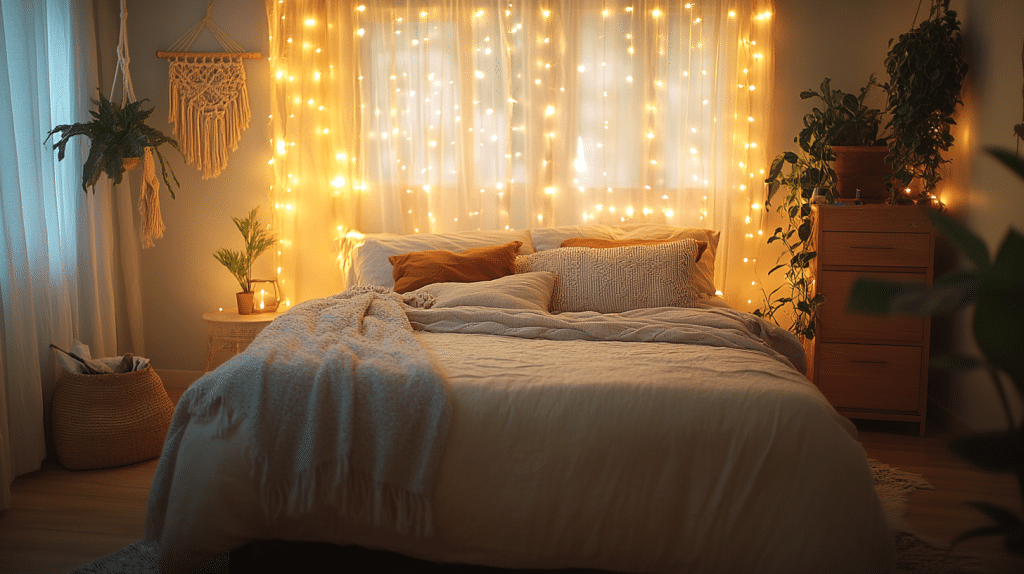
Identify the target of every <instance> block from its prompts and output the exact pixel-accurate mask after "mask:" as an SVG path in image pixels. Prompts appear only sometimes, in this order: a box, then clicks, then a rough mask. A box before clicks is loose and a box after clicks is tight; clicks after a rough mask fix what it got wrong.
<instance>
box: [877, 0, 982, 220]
mask: <svg viewBox="0 0 1024 574" xmlns="http://www.w3.org/2000/svg"><path fill="white" fill-rule="evenodd" d="M885 69H886V71H887V72H888V74H889V81H888V82H887V83H886V84H884V85H883V86H882V87H883V89H884V90H885V92H886V96H887V103H886V113H887V114H888V115H890V119H889V122H888V124H886V128H887V129H891V130H892V137H891V138H890V139H889V158H888V159H887V160H886V161H887V162H888V163H889V165H890V166H892V169H893V181H892V182H891V183H890V202H892V203H916V204H937V203H938V200H937V199H936V198H935V188H936V186H937V185H938V183H939V182H940V181H941V180H942V174H941V173H940V171H939V170H940V168H941V167H942V164H944V163H949V161H950V160H948V159H945V158H944V157H943V153H944V152H946V151H948V150H949V148H950V147H952V146H953V141H954V137H953V134H951V133H950V126H952V125H955V124H956V122H955V121H954V120H953V112H954V111H956V107H957V105H958V104H963V102H962V101H960V89H961V87H963V83H964V76H965V75H966V74H967V63H966V62H965V61H964V41H963V37H962V36H961V34H960V22H959V20H957V14H956V12H955V11H953V10H950V9H949V0H932V2H931V9H930V12H929V17H928V19H926V20H924V21H922V22H921V23H920V24H919V25H917V27H914V28H912V29H911V30H910V31H909V32H907V33H905V34H901V35H900V36H899V38H898V39H895V40H889V54H888V55H887V56H886V58H885ZM915 179H919V180H920V182H921V189H920V190H919V191H914V190H913V188H912V187H911V182H913V181H914V180H915Z"/></svg>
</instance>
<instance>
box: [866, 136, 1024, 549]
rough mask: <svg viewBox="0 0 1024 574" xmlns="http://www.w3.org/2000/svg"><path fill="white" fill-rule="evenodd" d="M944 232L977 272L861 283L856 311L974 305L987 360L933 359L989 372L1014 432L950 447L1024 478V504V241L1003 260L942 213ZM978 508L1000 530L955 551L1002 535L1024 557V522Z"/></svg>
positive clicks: (1012, 233) (936, 310)
mask: <svg viewBox="0 0 1024 574" xmlns="http://www.w3.org/2000/svg"><path fill="white" fill-rule="evenodd" d="M987 151H988V152H989V153H991V154H992V155H993V156H995V157H996V158H997V159H999V160H1000V161H1002V162H1003V163H1004V164H1006V165H1007V166H1009V167H1010V168H1011V169H1013V170H1014V171H1015V172H1016V173H1017V174H1018V175H1020V176H1021V177H1022V178H1024V160H1021V159H1020V158H1019V157H1017V156H1015V155H1014V154H1013V153H1012V152H1010V151H1007V150H1000V149H995V148H990V149H988V150H987ZM928 215H929V217H931V219H932V222H933V223H934V225H935V226H936V228H937V229H938V230H939V231H940V232H941V233H942V235H943V236H945V237H946V238H947V239H948V240H949V241H950V242H951V243H953V244H954V245H955V246H956V247H957V248H958V249H959V250H960V252H961V253H962V254H963V255H964V256H965V258H966V259H967V261H968V262H970V264H971V266H970V267H969V268H966V269H961V270H957V271H953V272H951V273H948V274H946V275H943V276H942V277H938V278H936V279H935V281H934V284H933V286H932V287H931V288H929V287H927V286H925V285H923V284H920V283H918V284H913V283H909V284H908V283H898V282H880V281H875V280H870V279H860V280H858V281H857V282H856V283H855V284H854V286H853V289H852V290H851V292H850V300H849V307H850V309H851V310H853V311H859V312H865V313H874V314H890V313H901V314H915V315H933V314H942V313H950V312H954V311H958V310H961V309H963V308H965V307H966V306H969V305H972V304H973V306H974V319H973V326H972V333H973V335H974V340H975V342H976V343H977V345H978V348H979V349H980V350H981V354H982V356H981V357H974V356H969V355H949V356H943V357H936V358H934V359H933V360H932V366H933V368H945V369H956V370H974V369H983V370H985V371H986V372H987V373H988V375H989V376H990V377H991V379H992V382H993V384H994V385H995V388H996V390H997V392H998V393H999V397H1000V400H1001V402H1002V406H1003V409H1004V411H1005V414H1006V419H1007V429H1006V430H1003V431H996V432H985V433H978V434H971V435H966V436H960V437H957V438H955V439H954V440H953V442H952V443H951V445H950V448H951V449H952V450H953V451H954V452H955V453H956V454H957V455H959V456H960V457H961V458H963V459H964V460H966V461H968V462H970V463H971V464H973V465H975V466H978V467H980V468H983V469H986V470H990V471H994V472H1005V473H1011V474H1014V475H1016V477H1017V482H1018V484H1019V486H1020V492H1021V497H1022V500H1024V421H1015V420H1014V416H1013V409H1012V407H1011V401H1010V398H1009V397H1008V396H1007V389H1005V388H1004V385H1003V384H1002V379H1003V378H1005V379H1008V380H1009V382H1010V383H1011V384H1010V385H1008V386H1009V390H1010V392H1012V393H1013V394H1015V395H1016V397H1017V398H1018V399H1021V400H1024V353H1021V346H1020V340H1021V333H1022V330H1024V299H1022V298H1021V294H1022V293H1024V235H1022V234H1021V232H1020V231H1018V230H1017V229H1013V228H1011V229H1010V230H1009V231H1008V232H1007V234H1006V238H1005V239H1004V240H1003V242H1002V244H1001V245H1000V246H999V247H998V248H997V250H996V254H995V258H992V257H991V256H990V255H989V251H988V248H987V246H986V245H985V242H984V241H983V240H982V239H981V238H980V237H978V236H977V235H975V234H974V233H972V232H971V231H970V230H968V229H966V228H965V227H963V226H961V225H960V224H959V223H957V222H956V221H954V220H953V219H952V218H950V217H948V216H946V215H945V214H944V213H941V212H939V211H936V210H929V211H928ZM970 504H971V505H972V506H974V507H975V508H977V509H978V510H979V511H980V512H982V513H983V514H985V515H986V516H987V517H988V518H990V519H991V520H992V522H993V524H991V525H989V526H984V527H981V528H977V529H974V530H970V531H967V532H964V533H963V534H961V535H960V536H958V537H957V538H956V540H954V542H953V543H954V544H956V543H958V542H960V541H962V540H965V539H968V538H974V537H979V536H1002V537H1003V538H1004V541H1005V545H1006V548H1007V550H1009V551H1010V552H1012V553H1014V554H1024V518H1022V517H1021V516H1018V515H1017V514H1015V513H1014V512H1013V511H1011V510H1009V509H1006V508H1002V507H1000V506H997V505H994V504H991V503H988V502H972V503H970Z"/></svg>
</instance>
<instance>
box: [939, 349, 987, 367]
mask: <svg viewBox="0 0 1024 574" xmlns="http://www.w3.org/2000/svg"><path fill="white" fill-rule="evenodd" d="M986 365H988V363H986V362H985V361H982V360H981V359H978V358H975V357H972V356H970V355H961V354H958V353H949V354H945V355H939V356H936V357H932V358H931V359H930V360H929V361H928V366H930V367H931V368H933V369H935V370H938V371H973V370H975V369H980V368H983V367H985V366H986Z"/></svg>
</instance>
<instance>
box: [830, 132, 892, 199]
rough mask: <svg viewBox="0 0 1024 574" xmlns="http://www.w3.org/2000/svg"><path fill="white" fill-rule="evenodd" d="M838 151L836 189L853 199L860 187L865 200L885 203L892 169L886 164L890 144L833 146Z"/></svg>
mask: <svg viewBox="0 0 1024 574" xmlns="http://www.w3.org/2000/svg"><path fill="white" fill-rule="evenodd" d="M832 151H834V152H835V153H836V162H835V165H834V166H833V167H834V168H835V170H836V180H837V182H836V191H837V192H838V193H839V197H840V198H842V199H848V200H852V199H855V198H856V197H857V190H858V189H859V190H860V199H861V201H863V202H864V203H884V202H885V201H886V200H887V199H888V198H889V191H888V190H887V189H886V188H885V182H886V181H888V180H889V174H891V173H892V168H891V167H889V166H888V165H887V164H886V163H885V156H887V155H889V148H888V146H832Z"/></svg>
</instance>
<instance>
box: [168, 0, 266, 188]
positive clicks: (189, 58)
mask: <svg viewBox="0 0 1024 574" xmlns="http://www.w3.org/2000/svg"><path fill="white" fill-rule="evenodd" d="M212 9H213V0H210V2H209V4H208V5H207V7H206V17H204V18H203V19H202V20H200V21H199V23H198V24H196V25H195V26H194V27H193V28H192V29H191V30H189V31H188V32H186V33H185V35H184V36H182V37H181V39H179V40H178V41H177V42H175V43H174V45H173V46H171V47H170V48H169V49H168V50H167V51H166V52H164V51H160V52H157V53H156V55H157V57H160V58H167V59H168V60H169V63H170V70H169V78H170V81H169V90H170V92H169V101H170V113H169V115H168V121H170V122H171V123H173V124H174V134H175V136H177V139H178V144H179V145H180V146H181V153H182V154H183V155H184V156H185V160H186V161H187V162H188V163H190V164H193V165H195V166H196V168H197V169H199V170H200V171H202V172H203V179H210V178H212V177H217V176H218V175H220V172H221V171H222V170H223V169H224V168H225V167H226V166H227V163H228V151H234V150H236V149H238V140H239V139H241V137H242V131H243V130H245V129H246V128H247V127H249V120H250V119H251V117H252V114H251V112H250V110H249V94H248V92H247V91H246V88H245V66H243V65H242V60H246V59H259V58H261V57H262V54H260V53H259V52H245V51H243V50H242V47H241V46H240V45H239V44H238V43H237V42H235V41H234V40H232V39H231V38H230V37H229V36H228V35H227V34H226V33H225V32H224V30H222V29H221V27H220V26H218V25H217V24H216V23H214V21H213V20H212V19H210V11H211V10H212ZM204 28H205V29H207V30H209V31H210V33H211V34H212V35H213V37H214V38H215V39H216V40H217V42H219V43H220V45H221V48H223V49H224V51H223V52H189V51H188V50H189V48H191V47H192V43H193V42H195V40H196V38H197V37H198V36H199V33H200V32H202V31H203V29H204Z"/></svg>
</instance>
